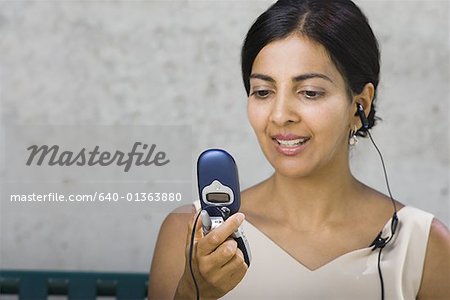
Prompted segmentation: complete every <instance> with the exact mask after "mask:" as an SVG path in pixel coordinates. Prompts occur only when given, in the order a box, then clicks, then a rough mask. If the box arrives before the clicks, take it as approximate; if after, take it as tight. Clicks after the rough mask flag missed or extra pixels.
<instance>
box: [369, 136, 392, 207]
mask: <svg viewBox="0 0 450 300" xmlns="http://www.w3.org/2000/svg"><path fill="white" fill-rule="evenodd" d="M366 132H367V134H368V135H369V138H370V141H371V142H372V144H373V146H374V147H375V149H376V150H377V152H378V156H379V157H380V160H381V165H382V166H383V172H384V180H385V182H386V187H387V190H388V193H389V198H391V201H392V205H393V206H394V213H395V215H397V205H395V200H394V197H393V196H392V192H391V187H390V186H389V180H388V175H387V171H386V166H385V164H384V159H383V155H382V154H381V151H380V149H378V146H377V144H375V141H374V140H373V138H372V135H371V134H370V131H369V130H367V131H366Z"/></svg>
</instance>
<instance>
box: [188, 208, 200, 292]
mask: <svg viewBox="0 0 450 300" xmlns="http://www.w3.org/2000/svg"><path fill="white" fill-rule="evenodd" d="M201 212H202V211H201V210H200V211H199V212H198V214H197V217H195V221H194V226H193V228H192V233H191V243H190V245H189V269H190V271H191V276H192V280H193V281H194V286H195V294H196V299H197V300H199V299H200V290H199V288H198V283H197V280H196V279H195V275H194V270H193V268H192V255H193V252H194V238H195V230H196V227H197V222H198V218H199V217H200V215H201Z"/></svg>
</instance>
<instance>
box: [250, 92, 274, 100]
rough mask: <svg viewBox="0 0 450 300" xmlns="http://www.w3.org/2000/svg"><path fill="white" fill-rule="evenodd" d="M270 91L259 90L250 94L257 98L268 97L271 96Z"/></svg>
mask: <svg viewBox="0 0 450 300" xmlns="http://www.w3.org/2000/svg"><path fill="white" fill-rule="evenodd" d="M270 93H271V92H270V91H269V90H257V91H253V92H252V93H251V94H250V96H254V97H255V98H257V99H266V98H268V97H269V95H270Z"/></svg>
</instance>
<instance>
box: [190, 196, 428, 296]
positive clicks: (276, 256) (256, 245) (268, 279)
mask: <svg viewBox="0 0 450 300" xmlns="http://www.w3.org/2000/svg"><path fill="white" fill-rule="evenodd" d="M195 206H196V207H197V208H198V206H199V202H198V201H196V203H195ZM397 215H398V219H399V225H398V228H397V232H396V234H395V236H394V238H393V239H392V240H391V242H390V243H389V244H388V245H387V246H386V247H385V248H384V249H383V251H382V255H381V270H382V274H383V278H384V287H385V299H386V300H390V299H393V300H394V299H395V300H401V299H408V300H409V299H415V298H416V295H417V293H418V291H419V287H420V282H421V278H422V271H423V264H424V260H425V252H426V247H427V242H428V235H429V231H430V226H431V221H432V220H433V215H431V214H429V213H427V212H424V211H422V210H419V209H417V208H413V207H409V206H406V207H403V208H402V209H400V210H399V211H398V213H397ZM390 224H391V220H389V221H388V222H387V223H386V225H385V226H384V228H383V234H382V236H383V237H386V236H389V235H390ZM243 226H244V231H245V235H246V236H247V240H248V242H249V244H250V249H251V252H252V261H251V265H250V268H249V269H248V271H247V274H246V275H245V277H244V278H243V279H242V281H241V282H240V283H239V285H238V286H236V287H235V288H234V289H233V290H232V291H230V292H229V293H228V294H227V295H226V296H225V297H223V298H222V299H314V300H318V299H345V300H351V299H358V300H360V299H365V300H370V299H374V300H379V299H381V287H380V279H379V277H378V268H377V258H378V249H377V250H376V251H372V248H369V247H368V248H363V249H359V250H354V251H351V252H348V253H346V254H344V255H341V256H339V257H337V258H336V259H334V260H333V261H331V262H329V263H327V264H326V265H324V266H322V267H320V268H318V269H316V270H314V271H311V270H309V269H308V268H306V267H305V266H304V265H302V264H301V263H300V262H298V261H297V260H296V259H294V258H293V257H292V256H290V255H289V254H288V253H287V252H285V251H284V250H283V249H282V248H280V247H279V246H278V245H277V244H275V243H274V242H273V241H272V240H271V239H269V238H268V237H267V236H266V235H264V234H263V233H262V232H261V231H259V230H258V229H257V228H256V227H254V226H253V225H252V224H251V223H249V222H247V221H244V224H243Z"/></svg>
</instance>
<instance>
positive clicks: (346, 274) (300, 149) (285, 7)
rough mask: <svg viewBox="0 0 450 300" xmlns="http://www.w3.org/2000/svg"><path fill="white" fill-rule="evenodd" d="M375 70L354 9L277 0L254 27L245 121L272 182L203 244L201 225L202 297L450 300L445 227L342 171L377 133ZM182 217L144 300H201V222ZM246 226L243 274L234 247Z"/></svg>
mask: <svg viewBox="0 0 450 300" xmlns="http://www.w3.org/2000/svg"><path fill="white" fill-rule="evenodd" d="M379 69H380V67H379V50H378V45H377V41H376V39H375V37H374V34H373V32H372V30H371V28H370V26H369V25H368V23H367V20H366V18H365V16H364V15H363V14H362V12H361V11H360V10H359V8H358V7H357V6H356V5H355V4H354V3H353V2H351V1H350V0H339V1H325V0H322V1H321V0H310V1H308V0H303V1H300V0H297V1H295V0H291V1H289V0H280V1H278V2H277V3H276V4H274V5H273V6H272V7H270V8H269V9H268V10H267V11H266V12H264V13H263V14H262V15H261V16H260V17H259V18H258V19H257V20H256V22H255V23H254V24H253V26H252V27H251V28H250V30H249V32H248V34H247V37H246V40H245V43H244V46H243V49H242V73H243V79H244V85H245V88H246V91H247V94H248V96H249V97H248V106H247V108H248V117H249V120H250V123H251V125H252V127H253V129H254V131H255V134H256V136H257V138H258V141H259V144H260V146H261V149H262V150H263V152H264V154H265V156H266V158H267V160H268V161H269V162H270V163H271V165H272V166H273V168H274V170H275V172H274V174H273V175H272V176H271V177H270V178H268V179H266V180H265V181H263V182H261V183H260V184H258V185H256V186H254V187H251V188H249V189H247V190H246V191H244V192H242V195H241V198H242V206H241V211H242V212H243V213H244V214H245V221H244V214H241V213H238V214H235V215H233V216H232V217H230V218H229V219H228V220H227V221H226V222H225V223H224V224H223V225H221V226H220V227H219V228H217V229H215V230H213V231H212V232H210V233H209V234H207V235H206V236H203V234H202V233H201V229H200V228H201V224H200V222H199V224H197V226H196V232H195V233H194V234H195V243H194V247H193V249H194V251H193V259H192V269H193V273H194V276H195V279H196V281H197V283H198V287H199V293H200V297H201V298H205V299H210V298H212V299H215V298H220V297H225V298H230V299H254V298H263V299H264V298H266V299H275V298H277V299H382V298H383V297H385V298H386V299H450V284H449V282H450V275H449V270H450V235H449V231H448V229H447V228H446V227H445V226H444V225H443V224H442V223H441V222H439V221H438V220H436V219H434V218H433V216H432V215H430V214H428V213H426V212H423V211H420V210H418V209H415V208H412V207H404V206H403V205H402V204H401V203H399V202H394V200H393V199H391V198H390V197H387V196H385V195H383V194H381V193H379V192H378V191H376V190H374V189H372V188H370V187H368V186H366V185H364V184H363V183H361V182H359V181H358V180H357V179H356V178H355V177H354V176H353V175H352V174H351V171H350V168H349V155H348V154H349V148H350V146H349V144H353V143H354V141H355V138H356V135H358V136H366V135H367V134H368V129H370V128H372V127H373V126H374V125H375V120H376V116H375V95H376V90H377V85H378V81H379ZM358 107H359V108H361V111H359V112H358ZM366 116H367V117H366ZM365 117H366V119H367V123H365V124H364V122H365V120H364V118H365ZM197 206H198V205H197ZM183 209H184V210H186V208H182V209H180V210H179V211H176V212H174V213H172V214H171V215H169V216H168V217H167V218H166V220H165V221H164V224H163V225H162V228H161V231H160V235H159V237H158V242H157V245H156V249H155V253H154V258H153V263H152V269H151V274H150V287H149V296H150V299H173V298H175V299H192V298H194V299H195V297H196V289H195V285H194V283H193V279H192V275H191V273H190V268H189V264H188V260H189V256H188V254H189V244H190V242H189V237H190V234H191V233H192V230H193V217H194V216H195V214H194V213H192V214H191V215H188V214H186V213H183ZM194 211H195V210H194ZM184 212H185V211H184ZM394 212H395V213H394ZM397 222H398V225H397ZM241 223H245V226H244V228H245V231H246V234H247V238H248V240H249V243H250V247H251V249H252V254H253V260H252V265H251V267H250V268H248V267H247V265H246V264H245V263H244V260H243V256H242V252H241V251H240V250H239V249H237V246H236V242H235V241H234V240H232V239H230V235H231V234H232V233H233V232H234V231H235V230H236V228H237V227H238V226H239V225H240V224H241ZM379 233H380V235H379ZM381 250H383V251H382V252H381ZM378 260H380V261H379V262H378ZM381 277H383V278H382V279H381Z"/></svg>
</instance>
